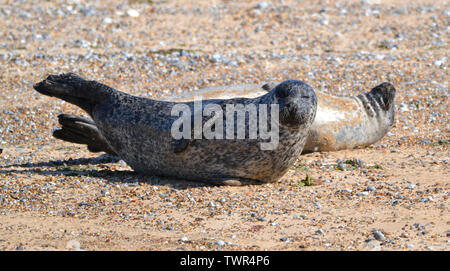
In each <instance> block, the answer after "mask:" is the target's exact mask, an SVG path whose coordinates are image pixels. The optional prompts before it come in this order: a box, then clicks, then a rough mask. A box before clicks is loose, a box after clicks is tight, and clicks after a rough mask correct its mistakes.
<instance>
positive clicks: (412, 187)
mask: <svg viewBox="0 0 450 271" xmlns="http://www.w3.org/2000/svg"><path fill="white" fill-rule="evenodd" d="M414 188H416V185H415V184H412V183H410V184H408V189H414Z"/></svg>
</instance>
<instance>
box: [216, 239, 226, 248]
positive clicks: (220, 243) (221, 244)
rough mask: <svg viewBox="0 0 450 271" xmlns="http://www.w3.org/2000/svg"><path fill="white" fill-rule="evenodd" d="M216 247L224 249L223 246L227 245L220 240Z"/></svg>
mask: <svg viewBox="0 0 450 271" xmlns="http://www.w3.org/2000/svg"><path fill="white" fill-rule="evenodd" d="M216 245H218V246H219V247H222V246H224V245H225V242H224V241H222V240H218V241H217V242H216Z"/></svg>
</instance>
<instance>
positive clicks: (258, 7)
mask: <svg viewBox="0 0 450 271" xmlns="http://www.w3.org/2000/svg"><path fill="white" fill-rule="evenodd" d="M268 7H269V4H268V3H267V2H260V3H258V4H257V5H256V7H255V8H256V9H266V8H268Z"/></svg>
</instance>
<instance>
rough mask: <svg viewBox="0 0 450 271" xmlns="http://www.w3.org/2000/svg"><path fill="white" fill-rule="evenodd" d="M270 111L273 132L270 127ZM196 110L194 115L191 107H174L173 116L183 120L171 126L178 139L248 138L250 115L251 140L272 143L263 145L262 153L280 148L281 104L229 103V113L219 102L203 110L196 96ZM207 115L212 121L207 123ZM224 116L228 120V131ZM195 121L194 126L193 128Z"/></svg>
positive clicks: (227, 108)
mask: <svg viewBox="0 0 450 271" xmlns="http://www.w3.org/2000/svg"><path fill="white" fill-rule="evenodd" d="M269 108H270V131H269V127H268V118H269ZM193 109H194V112H191V107H189V106H188V105H187V104H182V103H180V104H176V105H174V106H173V107H172V111H171V115H172V116H173V117H179V118H178V119H176V120H175V121H174V122H173V124H172V127H171V134H172V137H173V138H174V139H176V140H179V139H192V137H193V138H194V139H230V140H234V139H246V137H245V136H246V130H247V129H246V127H247V125H246V115H248V138H247V139H261V140H264V141H268V142H261V143H260V149H261V150H274V149H276V148H277V146H278V143H279V106H278V104H270V105H267V104H258V105H255V104H245V105H244V104H226V105H225V112H223V110H222V107H221V106H220V105H218V104H215V103H208V104H207V105H206V106H205V107H203V102H202V99H200V98H198V97H196V99H195V100H194V108H193ZM205 116H206V117H210V118H209V119H208V120H207V121H206V122H205V123H203V117H205ZM224 116H225V117H226V118H225V124H226V125H225V131H224ZM235 116H236V118H235ZM235 119H236V123H235ZM192 120H193V121H192ZM192 122H193V126H194V127H192ZM235 127H236V131H235ZM192 131H193V133H192ZM224 132H225V133H224ZM192 134H193V135H192Z"/></svg>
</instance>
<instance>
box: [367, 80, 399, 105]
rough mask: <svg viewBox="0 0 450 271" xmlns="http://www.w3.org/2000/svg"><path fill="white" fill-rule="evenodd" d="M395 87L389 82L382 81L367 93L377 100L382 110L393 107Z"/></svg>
mask: <svg viewBox="0 0 450 271" xmlns="http://www.w3.org/2000/svg"><path fill="white" fill-rule="evenodd" d="M395 92H396V90H395V88H394V86H393V85H392V84H391V83H388V82H384V83H382V84H380V85H378V86H376V87H374V88H373V89H372V90H371V91H370V92H369V93H370V94H371V95H372V96H373V97H374V99H376V100H377V102H378V104H379V105H380V106H381V107H382V109H383V110H384V111H389V110H391V109H393V105H394V99H395Z"/></svg>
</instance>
